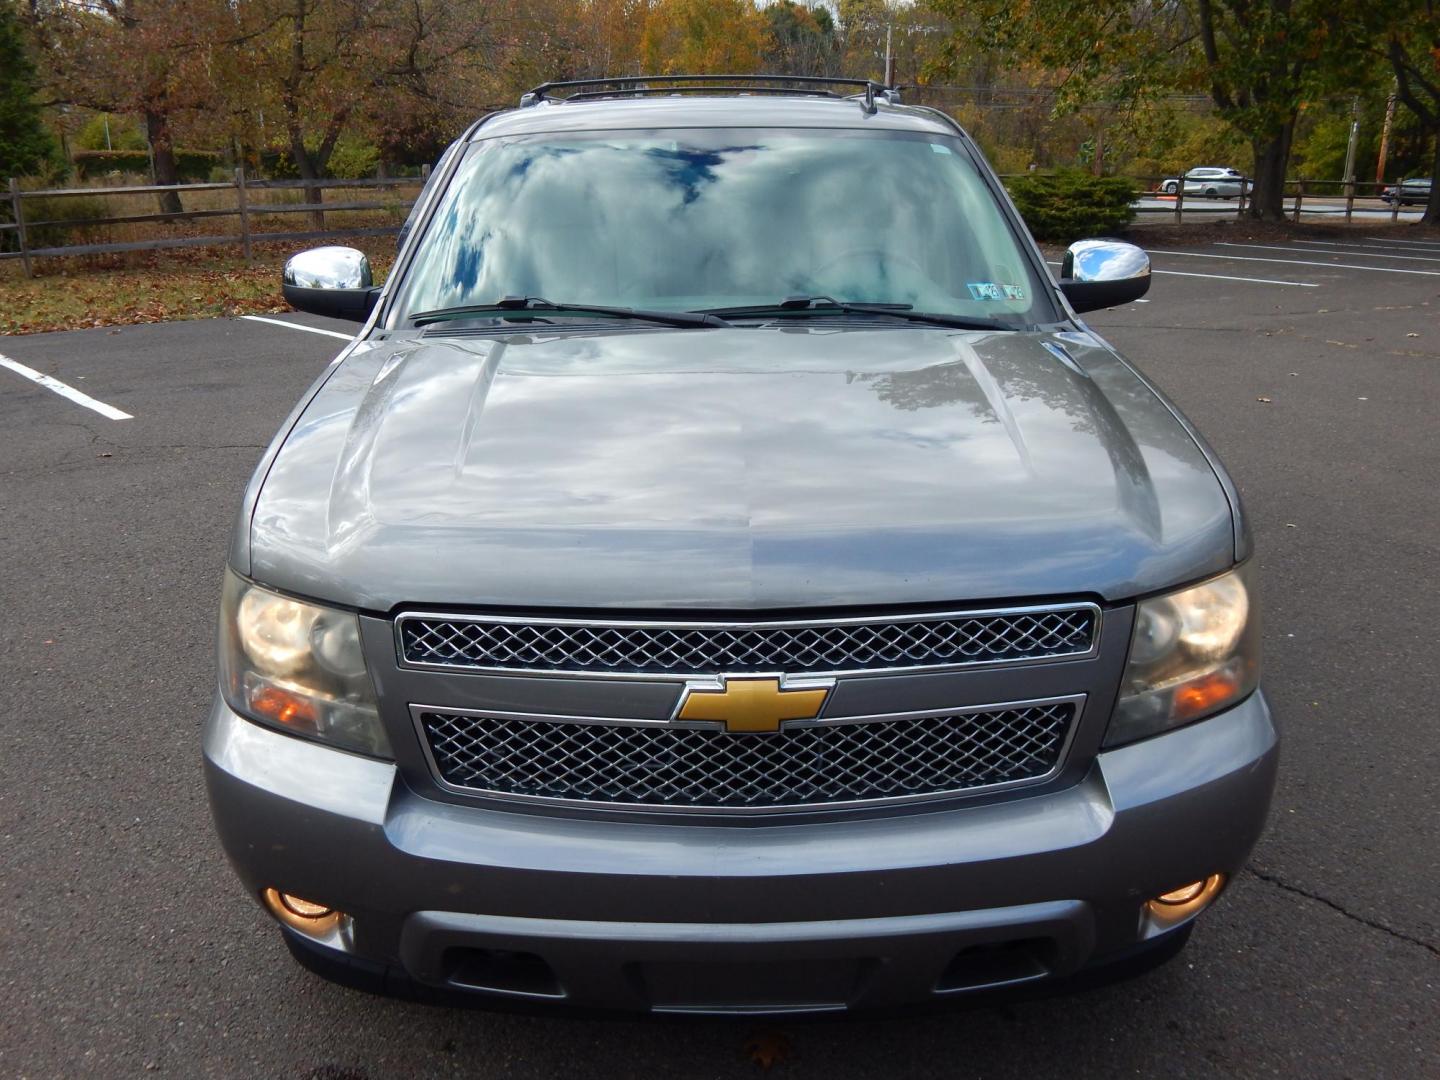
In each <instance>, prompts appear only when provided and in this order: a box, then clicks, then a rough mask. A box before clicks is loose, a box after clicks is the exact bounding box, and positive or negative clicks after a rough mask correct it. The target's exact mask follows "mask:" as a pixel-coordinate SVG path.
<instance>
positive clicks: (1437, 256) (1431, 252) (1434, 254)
mask: <svg viewBox="0 0 1440 1080" xmlns="http://www.w3.org/2000/svg"><path fill="white" fill-rule="evenodd" d="M1295 242H1296V243H1297V244H1310V245H1312V247H1311V248H1309V249H1308V250H1312V251H1317V252H1318V250H1319V248H1318V247H1316V246H1313V245H1321V246H1324V247H1329V248H1339V249H1340V250H1341V251H1355V252H1360V251H1389V252H1396V251H1423V252H1425V253H1426V254H1424V255H1395V254H1390V255H1365V256H1362V257H1363V258H1366V259H1419V260H1420V261H1421V262H1440V247H1433V248H1396V247H1386V246H1385V245H1384V244H1349V243H1345V242H1344V241H1341V240H1296V241H1295ZM1225 244H1226V246H1227V247H1236V246H1238V245H1236V244H1233V243H1231V242H1229V241H1225ZM1326 254H1329V253H1328V252H1326ZM1336 254H1337V255H1338V254H1339V252H1336Z"/></svg>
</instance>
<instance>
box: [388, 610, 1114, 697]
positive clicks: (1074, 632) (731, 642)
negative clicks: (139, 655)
mask: <svg viewBox="0 0 1440 1080" xmlns="http://www.w3.org/2000/svg"><path fill="white" fill-rule="evenodd" d="M394 625H395V649H396V655H397V658H398V660H399V662H400V664H401V665H402V666H404V667H413V668H422V669H434V670H443V671H470V672H482V673H489V674H517V675H583V676H586V677H590V678H643V679H654V678H657V677H659V678H672V679H674V678H691V677H704V676H713V675H719V674H723V673H731V674H742V673H746V672H752V671H786V672H789V673H791V674H796V675H799V674H806V675H831V676H840V675H865V674H885V675H889V674H897V673H903V672H907V671H945V670H954V669H957V668H973V667H979V666H988V665H992V664H1025V663H1044V662H1049V661H1055V660H1080V659H1086V658H1088V657H1092V656H1094V655H1096V652H1097V650H1098V648H1099V643H1100V625H1101V615H1100V608H1099V607H1098V606H1096V605H1095V604H1087V603H1072V604H1051V605H1044V606H1034V607H1012V608H995V609H988V610H972V611H941V612H933V613H920V614H913V615H912V614H907V615H878V616H862V617H857V618H835V619H797V620H784V621H776V622H763V621H756V622H747V621H739V620H735V621H713V622H705V621H688V620H675V621H670V620H626V619H568V618H538V617H517V616H502V615H473V614H471V615H456V614H444V613H430V612H418V611H406V612H402V613H401V614H400V615H398V616H396V618H395V624H394Z"/></svg>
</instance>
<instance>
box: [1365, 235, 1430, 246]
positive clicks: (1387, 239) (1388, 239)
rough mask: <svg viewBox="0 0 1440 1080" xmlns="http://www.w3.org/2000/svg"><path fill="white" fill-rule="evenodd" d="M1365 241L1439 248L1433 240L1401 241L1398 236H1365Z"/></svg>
mask: <svg viewBox="0 0 1440 1080" xmlns="http://www.w3.org/2000/svg"><path fill="white" fill-rule="evenodd" d="M1365 239H1366V240H1383V241H1385V242H1386V243H1387V244H1421V245H1423V246H1425V247H1437V246H1440V244H1437V242H1436V241H1434V240H1402V239H1401V238H1400V237H1398V236H1367V237H1365Z"/></svg>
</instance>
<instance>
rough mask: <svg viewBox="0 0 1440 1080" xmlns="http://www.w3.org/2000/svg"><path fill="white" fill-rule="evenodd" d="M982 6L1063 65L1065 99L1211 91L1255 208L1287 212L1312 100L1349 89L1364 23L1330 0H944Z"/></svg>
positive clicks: (984, 14)
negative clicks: (1016, 2)
mask: <svg viewBox="0 0 1440 1080" xmlns="http://www.w3.org/2000/svg"><path fill="white" fill-rule="evenodd" d="M933 2H934V3H935V5H936V6H937V7H938V8H939V9H940V10H942V11H953V12H954V13H956V14H959V13H961V12H962V11H967V10H968V11H971V12H974V11H976V10H978V11H979V12H980V18H979V25H980V27H981V28H982V30H983V32H984V34H985V39H986V41H987V42H988V43H989V44H991V45H992V46H993V47H996V48H999V49H1002V50H1005V51H1007V52H1009V53H1011V54H1012V55H1015V56H1017V57H1022V58H1024V59H1027V60H1031V61H1035V62H1038V63H1040V64H1041V65H1042V66H1043V67H1045V68H1046V69H1048V70H1050V71H1052V72H1054V74H1055V78H1056V80H1057V83H1058V86H1057V90H1058V95H1059V96H1058V101H1059V105H1060V108H1062V109H1064V108H1074V107H1076V106H1077V105H1079V104H1081V103H1084V102H1091V101H1097V100H1098V101H1105V102H1109V103H1112V104H1130V105H1133V104H1135V103H1137V102H1140V101H1142V100H1144V98H1145V97H1146V95H1148V94H1153V93H1156V92H1163V91H1174V90H1181V91H1194V90H1204V91H1205V92H1206V93H1207V94H1208V95H1209V96H1210V98H1211V100H1212V101H1213V103H1214V107H1215V111H1216V113H1217V114H1218V115H1219V116H1220V117H1221V118H1222V119H1224V120H1225V121H1226V122H1227V123H1228V124H1229V125H1230V126H1231V127H1233V128H1234V129H1235V130H1236V131H1238V132H1240V133H1241V134H1242V135H1244V137H1245V139H1246V141H1247V142H1248V143H1249V145H1250V148H1251V151H1252V153H1253V156H1254V166H1253V175H1254V185H1255V186H1254V192H1253V198H1252V199H1251V201H1250V204H1249V212H1250V214H1251V215H1252V216H1255V217H1260V218H1269V219H1274V220H1279V219H1281V218H1283V217H1284V208H1283V197H1284V184H1285V172H1286V168H1287V166H1288V165H1289V161H1290V150H1291V146H1292V144H1293V142H1294V137H1295V124H1296V120H1297V118H1298V116H1299V113H1300V109H1301V106H1302V104H1303V103H1304V102H1305V100H1306V99H1307V98H1308V97H1310V96H1313V95H1323V94H1325V93H1328V92H1331V91H1333V90H1334V89H1336V88H1338V87H1339V86H1341V85H1342V84H1343V83H1344V81H1345V80H1346V79H1347V78H1349V77H1350V74H1351V70H1352V69H1351V64H1352V63H1353V60H1354V57H1355V47H1354V46H1355V42H1354V40H1353V26H1352V24H1351V23H1349V22H1346V21H1345V20H1344V18H1343V17H1342V16H1343V14H1344V12H1343V9H1342V7H1341V6H1340V5H1335V4H1333V3H1331V2H1330V0H1176V2H1174V3H1163V4H1156V3H1143V2H1135V0H1032V2H1030V3H1028V4H1026V5H1025V6H1024V7H1023V8H1015V7H1014V6H1013V5H1012V4H1009V3H1004V2H1002V0H980V2H979V3H978V4H976V3H971V2H969V0H933Z"/></svg>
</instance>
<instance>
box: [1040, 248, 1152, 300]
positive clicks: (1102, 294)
mask: <svg viewBox="0 0 1440 1080" xmlns="http://www.w3.org/2000/svg"><path fill="white" fill-rule="evenodd" d="M1059 285H1060V291H1061V292H1063V293H1064V294H1065V299H1067V300H1068V301H1070V307H1071V308H1072V309H1073V310H1074V311H1075V313H1076V314H1080V313H1082V312H1086V311H1097V310H1099V309H1100V308H1108V307H1118V306H1119V305H1121V304H1128V303H1130V302H1131V301H1132V300H1139V299H1140V298H1141V297H1142V296H1144V295H1145V294H1146V293H1147V292H1148V291H1149V290H1150V256H1149V255H1147V254H1145V252H1144V251H1142V250H1140V248H1138V247H1136V246H1135V245H1134V244H1126V243H1123V242H1122V241H1119V240H1079V241H1077V242H1075V243H1073V244H1071V245H1070V247H1069V249H1068V250H1067V251H1066V252H1065V261H1064V262H1063V263H1061V264H1060V281H1059Z"/></svg>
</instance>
